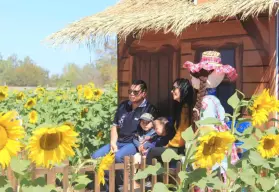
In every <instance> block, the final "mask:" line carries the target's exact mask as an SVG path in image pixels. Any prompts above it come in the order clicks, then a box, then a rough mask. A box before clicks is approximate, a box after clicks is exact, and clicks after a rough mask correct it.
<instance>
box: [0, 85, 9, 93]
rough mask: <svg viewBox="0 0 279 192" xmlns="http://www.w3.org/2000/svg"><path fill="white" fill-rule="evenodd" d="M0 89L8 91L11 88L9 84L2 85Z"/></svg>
mask: <svg viewBox="0 0 279 192" xmlns="http://www.w3.org/2000/svg"><path fill="white" fill-rule="evenodd" d="M0 90H3V91H4V92H8V90H9V88H8V86H6V85H5V86H0Z"/></svg>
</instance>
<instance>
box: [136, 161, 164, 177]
mask: <svg viewBox="0 0 279 192" xmlns="http://www.w3.org/2000/svg"><path fill="white" fill-rule="evenodd" d="M164 171H165V170H164V168H163V167H162V166H161V164H160V163H157V164H156V165H149V166H148V167H147V168H146V169H144V170H143V171H138V172H137V173H136V174H135V176H134V180H139V179H145V178H146V177H147V176H148V175H160V174H162V173H164Z"/></svg>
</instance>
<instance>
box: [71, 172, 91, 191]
mask: <svg viewBox="0 0 279 192" xmlns="http://www.w3.org/2000/svg"><path fill="white" fill-rule="evenodd" d="M74 182H77V184H76V185H75V187H74V189H75V190H81V189H84V188H85V187H86V186H87V184H88V183H90V182H91V180H90V179H88V178H87V175H79V176H78V177H77V179H75V181H74Z"/></svg>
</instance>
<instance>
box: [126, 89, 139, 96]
mask: <svg viewBox="0 0 279 192" xmlns="http://www.w3.org/2000/svg"><path fill="white" fill-rule="evenodd" d="M140 92H141V90H138V91H136V90H131V89H129V90H128V93H129V95H131V94H133V95H135V96H137V95H138V94H140Z"/></svg>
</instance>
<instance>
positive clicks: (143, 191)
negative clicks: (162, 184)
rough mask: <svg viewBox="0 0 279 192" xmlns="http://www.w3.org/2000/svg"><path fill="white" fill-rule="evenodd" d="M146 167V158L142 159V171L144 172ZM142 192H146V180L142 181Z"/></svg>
mask: <svg viewBox="0 0 279 192" xmlns="http://www.w3.org/2000/svg"><path fill="white" fill-rule="evenodd" d="M145 167H146V159H145V157H141V166H140V168H141V170H142V171H143V170H144V169H145ZM140 191H141V192H145V179H141V180H140Z"/></svg>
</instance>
